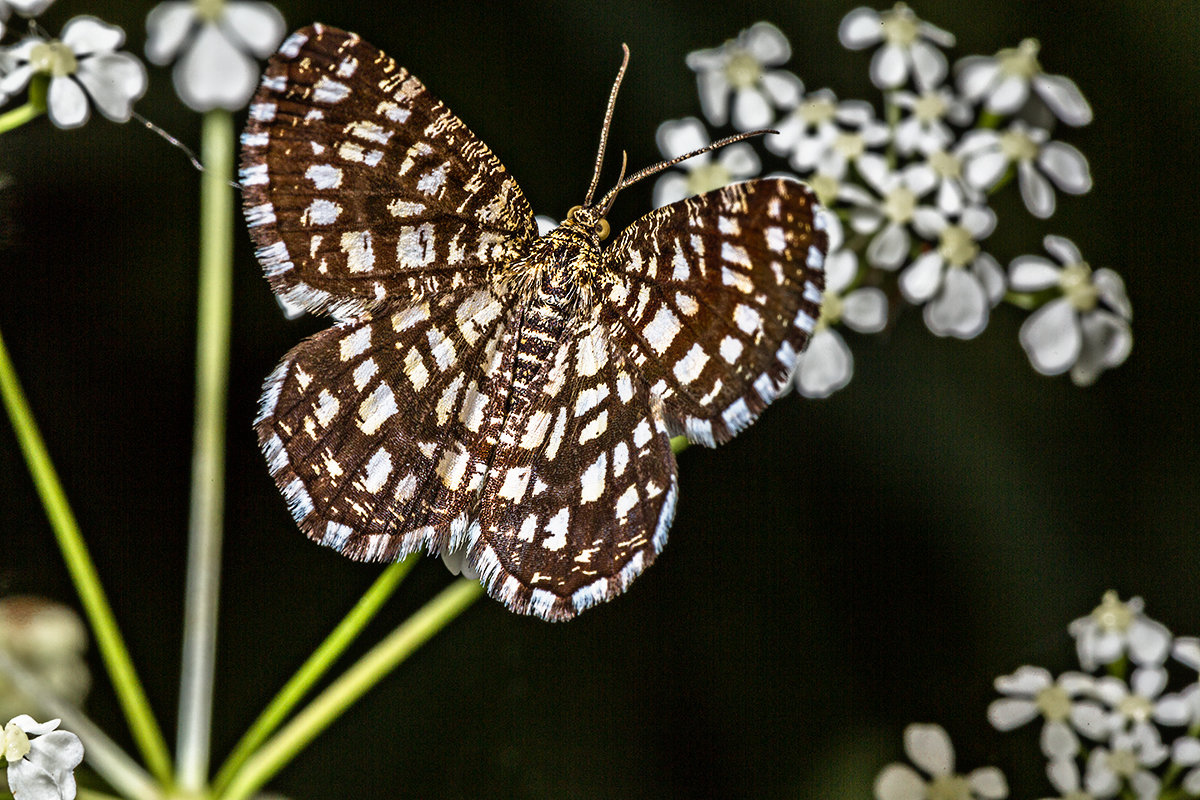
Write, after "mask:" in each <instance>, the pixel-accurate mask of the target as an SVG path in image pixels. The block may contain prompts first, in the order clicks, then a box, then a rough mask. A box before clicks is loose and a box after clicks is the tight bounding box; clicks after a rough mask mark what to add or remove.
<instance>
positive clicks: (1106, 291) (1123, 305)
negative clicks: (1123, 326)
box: [1092, 268, 1133, 319]
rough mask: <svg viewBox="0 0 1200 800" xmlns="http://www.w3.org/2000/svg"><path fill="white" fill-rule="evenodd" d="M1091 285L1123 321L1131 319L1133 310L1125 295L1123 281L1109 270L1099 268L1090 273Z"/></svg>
mask: <svg viewBox="0 0 1200 800" xmlns="http://www.w3.org/2000/svg"><path fill="white" fill-rule="evenodd" d="M1092 285H1093V286H1095V287H1096V289H1097V290H1098V291H1099V292H1100V297H1101V299H1103V300H1104V302H1106V303H1108V305H1109V306H1111V307H1112V309H1113V310H1114V311H1116V312H1117V313H1118V314H1120V315H1121V316H1122V317H1124V318H1125V319H1130V318H1132V317H1133V308H1132V307H1131V306H1130V305H1129V297H1128V296H1126V294H1125V281H1123V280H1121V276H1120V275H1118V274H1117V273H1115V272H1113V271H1112V270H1111V269H1105V268H1101V269H1098V270H1096V271H1095V272H1094V273H1092Z"/></svg>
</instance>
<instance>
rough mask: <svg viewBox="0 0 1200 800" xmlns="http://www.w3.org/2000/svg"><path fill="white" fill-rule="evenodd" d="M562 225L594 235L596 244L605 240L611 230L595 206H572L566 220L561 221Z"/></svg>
mask: <svg viewBox="0 0 1200 800" xmlns="http://www.w3.org/2000/svg"><path fill="white" fill-rule="evenodd" d="M563 224H564V225H566V224H571V225H574V226H576V227H578V228H580V229H582V230H584V231H588V232H590V233H592V234H594V235H595V236H596V240H597V241H598V242H603V241H604V240H605V239H607V238H608V234H609V233H610V232H611V230H612V229H611V228H609V226H608V220H606V219H605V218H604V215H603V213H601V210H600V209H599V208H596V207H595V206H573V207H572V208H571V210H570V211H568V212H567V218H566V219H565V220H563Z"/></svg>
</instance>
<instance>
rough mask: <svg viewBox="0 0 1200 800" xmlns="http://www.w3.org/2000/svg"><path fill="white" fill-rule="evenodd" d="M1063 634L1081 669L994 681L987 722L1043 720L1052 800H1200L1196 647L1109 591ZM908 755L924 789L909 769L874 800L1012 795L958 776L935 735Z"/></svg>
mask: <svg viewBox="0 0 1200 800" xmlns="http://www.w3.org/2000/svg"><path fill="white" fill-rule="evenodd" d="M1069 630H1070V633H1071V635H1072V636H1073V637H1074V638H1075V645H1076V650H1077V652H1078V655H1079V663H1080V666H1081V670H1080V671H1071V672H1065V673H1063V674H1061V675H1059V676H1057V677H1055V676H1054V675H1052V674H1051V673H1050V672H1049V671H1048V670H1045V669H1043V668H1041V667H1033V666H1023V667H1021V668H1019V669H1018V670H1017V671H1016V672H1014V673H1012V674H1011V675H1004V676H1001V677H999V678H997V679H996V690H997V691H998V692H999V693H1000V695H1001V697H1000V698H999V699H997V700H995V701H993V702H992V704H991V705H990V706H989V707H988V711H987V716H988V720H989V721H990V722H991V723H992V725H993V726H994V727H996V728H997V729H999V730H1001V731H1010V730H1013V729H1015V728H1018V727H1021V726H1022V725H1026V724H1027V723H1030V722H1033V721H1034V720H1041V737H1040V741H1041V750H1042V753H1043V755H1044V756H1045V757H1046V759H1047V762H1048V763H1047V766H1046V775H1047V777H1048V778H1049V781H1050V783H1051V785H1052V786H1053V787H1054V789H1055V791H1057V792H1058V794H1057V795H1056V796H1055V800H1058V798H1061V800H1084V799H1085V798H1086V799H1087V800H1107V798H1112V797H1128V798H1137V800H1159V798H1163V799H1165V798H1171V797H1181V796H1185V795H1186V796H1191V797H1195V796H1197V795H1200V738H1197V732H1200V680H1197V675H1198V673H1200V638H1195V637H1178V638H1176V637H1173V636H1172V634H1171V632H1170V631H1169V630H1168V629H1167V628H1166V627H1165V626H1163V625H1162V624H1161V623H1159V622H1156V621H1154V620H1152V619H1150V618H1148V617H1146V616H1145V614H1144V613H1143V603H1142V600H1141V598H1138V597H1135V598H1132V599H1130V600H1128V601H1124V602H1122V601H1121V600H1120V598H1119V597H1118V596H1117V594H1116V592H1108V593H1107V594H1105V595H1104V598H1103V600H1102V601H1101V602H1100V605H1099V606H1097V607H1096V609H1095V610H1094V611H1092V613H1091V614H1089V615H1088V616H1086V617H1081V618H1080V619H1077V620H1075V621H1074V622H1072V623H1071V625H1070V628H1069ZM1173 664H1174V665H1182V667H1183V668H1182V669H1179V670H1177V671H1178V672H1181V673H1184V674H1185V680H1186V681H1187V683H1186V685H1184V686H1183V688H1181V689H1180V690H1179V691H1171V692H1168V691H1167V687H1168V684H1171V685H1172V686H1174V685H1178V684H1179V683H1182V682H1183V681H1180V680H1178V679H1177V677H1176V676H1170V675H1169V674H1168V670H1167V667H1168V666H1170V665H1173ZM1101 672H1102V673H1103V674H1098V673H1101ZM905 749H906V751H907V753H908V756H909V758H910V759H912V761H913V763H915V764H916V765H917V766H919V767H921V768H922V769H923V770H924V771H925V772H926V773H927V774H928V775H929V776H930V778H929V780H926V779H925V778H923V777H922V776H920V775H919V774H918V773H917V772H916V771H915V770H913V769H912V768H911V767H908V766H906V765H902V764H890V765H888V766H887V767H885V768H884V769H883V771H882V772H881V773H880V774H879V777H878V778H877V779H876V782H875V796H876V798H878V800H901V799H902V798H915V797H959V798H962V800H970V798H972V797H979V798H989V799H990V798H995V799H996V800H999V798H1002V797H1005V796H1006V795H1007V787H1006V785H1005V782H1004V778H1003V775H1000V774H999V773H998V771H997V772H992V771H990V770H976V771H975V772H972V773H970V774H968V775H967V776H965V777H962V776H958V775H956V774H954V771H953V767H954V760H953V750H952V749H951V746H950V740H949V738H948V737H947V736H946V733H945V731H944V730H942V729H941V728H940V727H938V726H936V725H912V726H909V728H908V730H907V731H906V732H905ZM955 780H956V781H958V783H957V784H955V785H956V786H957V787H958V788H959V790H960V791H958V792H953V791H951V792H949V793H939V792H938V789H937V788H936V785H937V784H938V782H939V781H940V782H942V784H943V785H944V784H946V782H948V781H955ZM943 788H944V786H943ZM926 790H927V791H926Z"/></svg>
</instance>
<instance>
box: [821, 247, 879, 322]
mask: <svg viewBox="0 0 1200 800" xmlns="http://www.w3.org/2000/svg"><path fill="white" fill-rule="evenodd" d="M826 263H827V264H828V261H826ZM887 314H888V308H887V295H886V294H884V292H883V290H882V289H877V288H875V287H874V286H866V287H863V288H862V289H855V290H854V291H853V292H851V293H850V294H848V295H846V296H845V297H844V298H842V322H844V323H846V326H847V327H848V328H851V329H853V330H856V331H858V332H859V333H879V332H880V331H881V330H883V329H884V327H885V326H886V325H887Z"/></svg>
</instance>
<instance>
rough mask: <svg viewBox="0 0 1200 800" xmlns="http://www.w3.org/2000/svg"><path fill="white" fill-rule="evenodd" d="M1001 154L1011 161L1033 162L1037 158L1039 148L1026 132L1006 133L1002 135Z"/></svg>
mask: <svg viewBox="0 0 1200 800" xmlns="http://www.w3.org/2000/svg"><path fill="white" fill-rule="evenodd" d="M1000 152H1002V153H1004V155H1005V156H1007V157H1008V160H1009V161H1032V160H1033V159H1035V158H1036V157H1037V153H1038V146H1037V143H1036V142H1035V141H1033V139H1030V138H1029V135H1028V134H1026V133H1025V132H1024V131H1005V132H1004V133H1002V134H1000Z"/></svg>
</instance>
